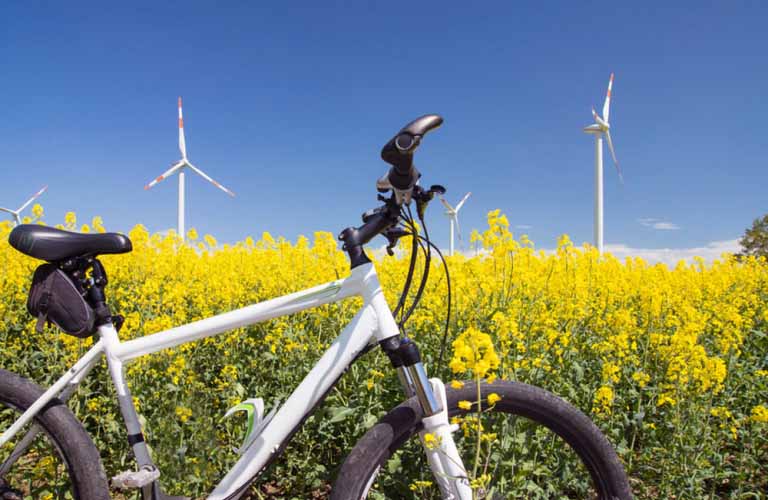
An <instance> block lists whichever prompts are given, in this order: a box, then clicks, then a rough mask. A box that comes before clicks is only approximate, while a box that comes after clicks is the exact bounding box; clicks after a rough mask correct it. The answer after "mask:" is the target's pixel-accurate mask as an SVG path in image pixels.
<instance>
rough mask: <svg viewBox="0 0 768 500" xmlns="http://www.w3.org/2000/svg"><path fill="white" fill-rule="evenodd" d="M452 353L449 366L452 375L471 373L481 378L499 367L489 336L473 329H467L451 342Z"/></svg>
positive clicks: (497, 357)
mask: <svg viewBox="0 0 768 500" xmlns="http://www.w3.org/2000/svg"><path fill="white" fill-rule="evenodd" d="M453 352H454V354H453V359H451V361H450V363H449V366H450V368H451V370H453V372H454V373H462V372H466V371H472V372H474V374H475V376H477V377H479V378H483V377H485V376H486V375H488V372H489V371H490V370H493V369H496V368H498V367H499V356H498V355H497V354H496V350H495V349H494V346H493V341H492V339H491V336H490V335H488V334H487V333H483V332H481V331H479V330H477V329H475V328H471V327H470V328H468V329H467V330H466V331H464V333H462V334H461V335H459V336H458V337H457V338H456V340H454V341H453Z"/></svg>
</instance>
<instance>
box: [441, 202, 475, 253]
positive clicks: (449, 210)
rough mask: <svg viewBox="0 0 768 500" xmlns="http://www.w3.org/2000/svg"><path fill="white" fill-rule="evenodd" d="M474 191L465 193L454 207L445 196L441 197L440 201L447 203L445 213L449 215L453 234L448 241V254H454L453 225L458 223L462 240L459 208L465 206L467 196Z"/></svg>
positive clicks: (458, 230) (457, 229) (457, 227)
mask: <svg viewBox="0 0 768 500" xmlns="http://www.w3.org/2000/svg"><path fill="white" fill-rule="evenodd" d="M471 194H472V193H471V192H469V193H467V194H465V195H464V198H462V199H461V201H460V202H459V203H458V204H457V205H456V208H453V207H452V206H451V205H450V204H449V203H448V202H447V201H445V198H443V197H442V196H441V197H440V201H441V202H442V203H443V205H445V208H446V211H445V215H447V216H448V220H449V221H450V224H451V235H450V238H451V239H450V241H449V243H448V255H453V226H454V224H455V225H456V231H457V232H458V233H459V241H461V228H460V227H459V210H461V207H462V206H464V202H466V201H467V198H469V196H470V195H471Z"/></svg>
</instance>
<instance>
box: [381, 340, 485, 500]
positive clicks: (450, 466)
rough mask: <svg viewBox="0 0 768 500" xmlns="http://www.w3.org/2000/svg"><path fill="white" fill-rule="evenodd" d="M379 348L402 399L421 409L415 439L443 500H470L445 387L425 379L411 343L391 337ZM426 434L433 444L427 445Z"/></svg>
mask: <svg viewBox="0 0 768 500" xmlns="http://www.w3.org/2000/svg"><path fill="white" fill-rule="evenodd" d="M381 347H382V349H383V350H384V352H385V353H386V354H387V356H388V357H389V360H390V362H391V363H392V366H393V367H394V368H395V369H396V370H397V376H398V378H399V379H400V383H401V384H402V386H403V390H404V391H405V394H406V396H407V397H409V398H410V397H413V396H415V397H416V399H417V400H418V402H419V405H420V406H421V409H422V412H423V414H424V418H422V420H421V423H422V430H421V431H419V437H420V439H421V444H422V447H423V448H424V452H425V453H426V455H427V460H428V462H429V467H430V469H432V475H433V476H434V479H435V483H436V484H437V485H438V487H439V488H440V492H441V493H442V496H443V499H445V500H472V488H471V487H470V485H469V478H468V475H467V470H466V468H465V467H464V463H463V461H462V460H461V456H460V455H459V452H458V450H457V449H456V443H455V442H454V440H453V432H455V431H456V430H458V426H456V425H451V423H450V421H449V419H448V402H447V398H446V394H445V385H444V384H443V382H442V381H441V380H440V379H438V378H432V379H430V378H428V377H427V371H426V369H425V368H424V364H423V363H422V361H421V354H420V353H419V349H418V347H417V346H416V344H415V343H414V342H413V341H412V340H410V339H408V338H401V337H399V336H397V337H391V338H389V339H386V340H383V341H382V342H381ZM427 434H430V435H431V436H432V437H434V440H431V439H430V440H429V441H427V440H426V439H425V436H426V435H427Z"/></svg>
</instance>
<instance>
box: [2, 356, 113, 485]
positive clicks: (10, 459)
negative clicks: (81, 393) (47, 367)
mask: <svg viewBox="0 0 768 500" xmlns="http://www.w3.org/2000/svg"><path fill="white" fill-rule="evenodd" d="M42 394H43V390H42V389H41V388H40V387H39V386H38V385H36V384H34V383H33V382H30V381H29V380H27V379H24V378H22V377H20V376H18V375H16V374H14V373H11V372H8V371H6V370H1V369H0V430H2V431H5V430H6V429H8V428H9V427H10V426H11V425H12V424H13V423H14V422H15V421H16V419H18V417H19V416H21V414H22V413H23V412H24V410H26V409H27V408H29V406H30V405H32V403H34V402H35V400H37V398H39V397H40V396H41V395H42ZM30 431H33V433H34V437H33V435H32V434H31V433H30ZM22 448H23V451H22V450H21V449H22ZM19 493H20V494H21V496H20V497H19V498H45V499H54V498H55V499H59V498H61V499H77V500H109V489H108V486H107V478H106V475H105V473H104V468H103V467H102V464H101V459H100V457H99V452H98V450H96V447H95V446H94V444H93V441H92V440H91V438H90V437H89V436H88V434H87V433H86V432H85V429H83V426H82V425H81V424H80V422H78V421H77V419H76V418H75V416H74V415H72V412H71V411H70V410H69V409H68V408H67V406H66V405H65V404H64V403H62V402H61V401H60V400H58V399H54V400H52V401H51V402H50V403H48V405H46V406H45V407H44V408H43V409H42V410H41V411H40V413H38V414H37V416H36V417H35V418H34V419H33V420H32V422H31V423H29V424H27V425H26V426H24V427H23V428H22V429H21V430H20V431H19V432H18V433H17V434H16V435H15V436H14V437H13V439H11V441H10V442H8V443H6V444H4V445H3V446H2V447H0V498H2V499H6V498H9V499H11V498H14V497H15V496H16V495H18V494H19Z"/></svg>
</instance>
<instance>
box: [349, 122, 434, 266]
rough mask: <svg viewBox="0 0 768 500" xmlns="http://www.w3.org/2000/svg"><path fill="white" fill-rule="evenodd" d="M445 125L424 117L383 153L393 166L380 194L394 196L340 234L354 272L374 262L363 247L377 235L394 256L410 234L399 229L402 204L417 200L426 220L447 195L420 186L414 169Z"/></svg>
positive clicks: (417, 174) (383, 149) (402, 131)
mask: <svg viewBox="0 0 768 500" xmlns="http://www.w3.org/2000/svg"><path fill="white" fill-rule="evenodd" d="M442 124H443V119H442V118H441V117H440V116H438V115H424V116H422V117H420V118H417V119H415V120H413V121H412V122H410V123H409V124H408V125H406V126H405V127H403V128H402V129H401V130H400V132H398V133H397V134H396V135H395V136H394V137H393V138H392V139H390V140H389V142H387V143H386V144H385V145H384V147H383V148H382V150H381V158H382V159H383V160H384V161H386V162H387V163H389V164H390V165H392V168H390V169H389V172H387V174H386V175H385V176H384V177H382V178H381V179H379V180H378V181H377V182H376V187H377V188H378V189H379V191H380V192H387V191H389V190H392V195H391V196H390V197H389V198H386V197H384V196H382V195H379V200H381V201H383V202H384V205H382V206H380V207H379V208H376V209H374V210H370V211H368V212H366V213H364V214H363V225H361V226H359V227H348V228H346V229H344V230H343V231H342V232H341V233H340V234H339V240H341V241H343V242H344V250H345V251H346V252H347V254H348V255H349V259H350V263H351V265H352V268H353V269H354V268H355V267H357V266H359V265H362V264H366V263H369V262H371V261H370V259H369V258H368V256H367V255H365V252H364V251H363V245H365V244H366V243H368V242H370V241H371V240H372V239H373V238H375V237H376V236H378V235H380V234H381V235H384V236H386V238H387V240H389V246H388V247H387V251H388V252H389V253H390V254H391V253H392V252H391V250H392V248H393V247H394V246H395V245H396V244H397V240H398V239H399V238H401V237H402V236H404V235H406V234H408V233H407V232H406V231H405V230H403V228H401V227H398V223H399V218H400V207H401V206H402V205H403V203H406V204H407V203H410V201H411V199H412V198H413V199H415V200H416V204H417V213H418V214H419V217H420V218H421V217H423V215H424V209H425V208H426V206H427V204H428V203H429V201H430V200H431V199H432V198H433V196H434V195H435V194H443V193H445V188H443V187H442V186H432V187H431V188H430V189H429V190H425V189H422V188H421V187H420V186H418V185H417V182H418V180H419V177H420V176H421V174H419V171H418V170H416V168H415V167H414V166H413V153H414V152H415V151H416V149H417V148H418V147H419V144H421V139H422V138H423V137H424V135H426V134H427V133H428V132H430V131H432V130H434V129H436V128H437V127H439V126H440V125H442Z"/></svg>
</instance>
